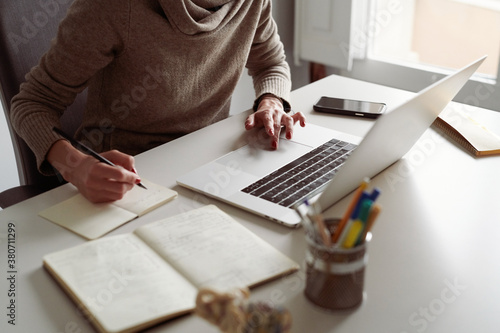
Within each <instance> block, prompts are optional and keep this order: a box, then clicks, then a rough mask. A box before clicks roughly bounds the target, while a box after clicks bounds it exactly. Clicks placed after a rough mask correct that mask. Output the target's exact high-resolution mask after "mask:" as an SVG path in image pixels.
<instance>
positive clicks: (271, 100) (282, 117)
mask: <svg viewBox="0 0 500 333" xmlns="http://www.w3.org/2000/svg"><path fill="white" fill-rule="evenodd" d="M297 122H299V123H300V126H302V127H304V126H305V125H306V118H305V117H304V115H303V114H302V113H301V112H298V113H296V114H294V115H292V116H290V115H289V114H287V113H285V111H284V110H283V103H282V102H281V100H280V99H279V98H277V97H275V96H274V95H271V94H267V95H264V96H263V97H262V98H261V100H260V103H259V106H258V109H257V111H255V112H254V113H252V114H251V115H249V116H248V117H247V119H246V121H245V129H247V130H250V129H252V128H258V127H264V128H265V130H266V133H267V134H268V135H269V136H270V137H271V138H272V141H271V147H272V148H273V149H277V148H278V143H279V137H280V133H281V127H282V126H283V127H284V128H285V137H286V138H287V139H288V140H290V139H291V138H292V136H293V126H294V125H295V123H297Z"/></svg>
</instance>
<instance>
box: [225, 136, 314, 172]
mask: <svg viewBox="0 0 500 333" xmlns="http://www.w3.org/2000/svg"><path fill="white" fill-rule="evenodd" d="M312 149H313V148H312V147H309V146H305V145H302V144H300V143H297V142H294V141H288V140H284V139H282V140H280V142H279V147H278V149H277V150H271V149H262V148H259V147H251V146H250V145H246V146H243V147H241V148H239V149H237V150H235V151H233V152H231V153H230V154H227V155H225V156H222V157H221V158H219V159H217V163H219V164H222V165H224V166H226V167H228V168H231V169H239V170H242V171H244V172H246V173H249V174H252V175H255V176H258V177H263V176H265V175H267V174H269V173H271V172H273V171H274V170H276V169H278V168H280V167H281V166H283V165H285V164H287V163H288V162H291V161H293V160H294V159H296V158H299V157H300V156H302V155H304V154H305V153H307V152H309V151H311V150H312Z"/></svg>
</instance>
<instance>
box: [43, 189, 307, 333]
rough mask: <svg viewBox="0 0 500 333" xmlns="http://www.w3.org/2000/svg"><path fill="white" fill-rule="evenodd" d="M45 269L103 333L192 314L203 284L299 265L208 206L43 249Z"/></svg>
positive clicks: (247, 281)
mask: <svg viewBox="0 0 500 333" xmlns="http://www.w3.org/2000/svg"><path fill="white" fill-rule="evenodd" d="M146 186H147V185H146ZM44 267H45V268H46V269H47V270H48V271H49V272H50V273H51V274H52V276H53V277H54V278H55V279H56V281H57V282H59V284H60V285H61V286H62V287H63V289H64V290H65V291H66V292H67V293H68V295H69V296H70V297H71V298H72V299H73V300H74V301H75V302H76V303H77V304H78V305H79V308H81V309H83V310H84V313H85V314H86V315H87V316H88V317H89V319H90V321H91V322H92V323H93V324H94V326H95V327H96V328H97V330H98V331H100V332H135V331H139V330H143V329H145V328H147V327H149V326H152V325H155V324H157V323H160V322H162V321H165V320H167V319H169V318H173V317H176V316H180V315H182V314H185V313H189V312H192V311H193V310H194V308H195V300H196V296H197V293H198V289H199V288H202V287H210V288H216V289H219V290H227V289H228V288H229V289H232V288H236V287H245V286H246V287H252V286H256V285H258V284H261V283H264V282H266V281H268V280H270V279H273V278H276V277H279V276H282V275H284V274H288V273H291V272H294V271H296V270H297V269H298V268H299V266H298V264H296V263H295V262H294V261H292V260H291V259H289V258H288V257H286V256H285V255H284V254H282V253H281V252H279V251H278V250H276V249H275V248H274V247H273V246H271V245H270V244H269V243H266V242H265V241H264V240H262V239H261V238H259V237H258V236H256V235H255V234H253V233H252V232H251V231H249V230H248V229H246V228H245V227H243V226H242V225H241V224H239V223H238V222H237V221H236V220H234V219H233V218H231V217H230V216H229V215H227V214H226V213H224V212H223V211H222V210H220V209H219V208H217V207H216V206H213V205H208V206H204V207H202V208H199V209H195V210H192V211H189V212H186V213H183V214H180V215H177V216H174V217H170V218H167V219H163V220H159V221H157V222H153V223H151V224H148V225H145V226H142V227H139V228H137V229H136V230H135V231H134V232H133V233H131V234H124V235H118V236H112V237H104V238H101V239H97V240H93V241H90V242H86V243H84V244H81V245H78V246H76V247H73V248H69V249H66V250H63V251H60V252H56V253H52V254H49V255H46V256H45V257H44Z"/></svg>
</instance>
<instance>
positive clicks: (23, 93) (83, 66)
mask: <svg viewBox="0 0 500 333" xmlns="http://www.w3.org/2000/svg"><path fill="white" fill-rule="evenodd" d="M106 3H107V4H108V5H105V4H106ZM110 3H116V4H117V5H109V4H110ZM127 4H128V1H127V2H125V1H85V0H82V1H80V0H76V1H75V2H74V3H73V5H72V6H71V7H70V9H69V10H68V13H67V16H66V17H65V18H64V19H63V21H62V22H61V24H60V26H59V29H58V33H57V36H56V38H55V39H54V40H53V42H52V44H51V47H50V49H49V50H48V51H47V53H46V54H45V55H43V56H42V58H41V60H40V62H39V64H38V65H37V66H35V67H34V68H33V69H32V70H31V71H30V72H29V73H28V74H27V75H26V81H25V82H24V83H22V84H21V86H20V91H19V93H18V94H17V95H16V96H14V97H13V99H12V110H11V122H12V125H13V127H14V129H15V130H16V132H17V133H18V134H19V135H20V136H21V137H22V138H23V139H24V140H25V141H26V143H27V144H28V146H29V147H30V148H31V149H32V150H33V152H34V153H35V156H36V159H37V164H38V168H39V170H40V172H42V173H43V174H51V173H53V169H52V168H51V167H50V165H49V164H48V162H46V155H47V153H48V151H49V149H50V148H51V147H52V145H53V144H54V142H55V141H57V140H59V139H60V137H59V136H57V135H56V134H54V133H53V132H52V128H53V127H54V126H59V125H60V120H59V118H60V117H61V115H62V114H63V112H64V111H65V110H66V108H67V107H68V106H69V105H71V104H72V103H73V101H74V100H75V98H76V95H77V94H78V93H80V92H82V91H83V90H84V89H85V88H86V86H87V85H88V81H89V80H90V79H91V78H92V77H93V76H94V75H95V73H96V72H97V71H99V70H101V69H102V68H104V67H106V65H107V64H109V63H110V62H111V61H112V59H113V58H114V57H115V56H116V55H118V54H119V53H120V52H122V50H123V49H124V46H123V45H124V41H125V33H124V32H126V31H127V28H126V24H127V22H128V16H127V15H128V5H127ZM111 7H115V8H116V9H117V10H118V12H117V11H115V10H112V8H111Z"/></svg>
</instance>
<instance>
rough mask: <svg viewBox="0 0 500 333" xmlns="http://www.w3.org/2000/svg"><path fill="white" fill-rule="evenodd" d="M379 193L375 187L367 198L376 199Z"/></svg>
mask: <svg viewBox="0 0 500 333" xmlns="http://www.w3.org/2000/svg"><path fill="white" fill-rule="evenodd" d="M379 195H380V189H379V188H377V187H375V188H374V189H373V190H372V193H371V194H370V196H369V198H370V199H371V201H375V200H377V198H378V196H379Z"/></svg>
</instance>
